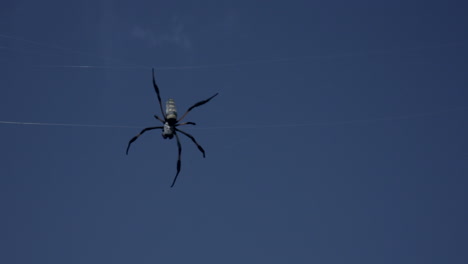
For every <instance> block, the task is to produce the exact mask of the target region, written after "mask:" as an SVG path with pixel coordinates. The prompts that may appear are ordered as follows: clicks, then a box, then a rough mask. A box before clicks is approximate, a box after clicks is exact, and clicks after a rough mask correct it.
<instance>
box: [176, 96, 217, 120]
mask: <svg viewBox="0 0 468 264" xmlns="http://www.w3.org/2000/svg"><path fill="white" fill-rule="evenodd" d="M217 95H218V93H216V94H215V95H213V96H211V97H210V98H208V99H206V100H203V101H200V102H198V103H196V104H194V105H192V106H191V107H190V108H189V109H188V110H187V112H185V114H184V115H183V116H182V117H181V118H180V119H179V120H178V121H177V122H179V121H181V120H182V119H184V117H185V116H186V115H187V114H188V113H189V112H190V111H191V110H192V109H193V108H195V107H198V106H200V105H204V104H206V103H208V102H209V101H210V100H211V99H213V97H215V96H217Z"/></svg>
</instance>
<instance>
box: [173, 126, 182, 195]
mask: <svg viewBox="0 0 468 264" xmlns="http://www.w3.org/2000/svg"><path fill="white" fill-rule="evenodd" d="M174 135H175V137H176V140H177V149H178V152H179V155H178V158H177V173H176V176H175V177H174V180H173V181H172V185H171V188H172V187H174V184H175V182H176V180H177V176H179V172H180V167H181V162H180V156H181V154H182V145H181V144H180V139H179V135H177V133H176V132H175V131H174Z"/></svg>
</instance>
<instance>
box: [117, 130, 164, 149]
mask: <svg viewBox="0 0 468 264" xmlns="http://www.w3.org/2000/svg"><path fill="white" fill-rule="evenodd" d="M158 128H159V129H163V128H164V127H162V126H157V127H147V128H145V129H143V130H142V131H141V132H140V133H139V134H138V135H136V136H134V137H133V138H132V139H130V141H129V142H128V146H127V152H126V153H127V155H128V150H129V149H130V145H131V144H132V143H133V142H134V141H135V140H137V138H138V137H139V136H141V135H142V134H143V133H145V132H146V131H148V130H153V129H158Z"/></svg>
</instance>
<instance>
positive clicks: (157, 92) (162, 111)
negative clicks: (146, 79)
mask: <svg viewBox="0 0 468 264" xmlns="http://www.w3.org/2000/svg"><path fill="white" fill-rule="evenodd" d="M153 86H154V90H155V91H156V94H157V95H158V101H159V108H160V109H161V114H162V115H163V116H166V115H165V114H164V110H163V107H162V103H161V95H160V94H159V88H158V85H157V84H156V80H155V79H154V68H153ZM158 119H159V118H158Z"/></svg>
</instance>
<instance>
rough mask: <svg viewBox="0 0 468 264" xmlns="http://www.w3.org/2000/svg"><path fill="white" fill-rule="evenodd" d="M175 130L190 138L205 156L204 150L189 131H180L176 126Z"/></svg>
mask: <svg viewBox="0 0 468 264" xmlns="http://www.w3.org/2000/svg"><path fill="white" fill-rule="evenodd" d="M176 131H179V132H180V133H182V134H184V135H186V136H187V137H188V138H190V139H191V140H192V141H193V143H195V145H197V147H198V149H199V150H200V151H201V153H203V157H205V150H204V149H203V148H202V147H201V146H200V145H199V144H198V143H197V141H196V140H195V138H194V137H193V136H192V135H190V134H189V133H187V132H184V131H182V130H180V129H177V128H176Z"/></svg>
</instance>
